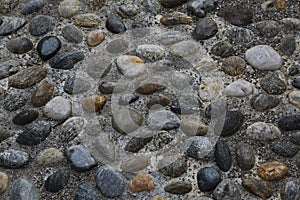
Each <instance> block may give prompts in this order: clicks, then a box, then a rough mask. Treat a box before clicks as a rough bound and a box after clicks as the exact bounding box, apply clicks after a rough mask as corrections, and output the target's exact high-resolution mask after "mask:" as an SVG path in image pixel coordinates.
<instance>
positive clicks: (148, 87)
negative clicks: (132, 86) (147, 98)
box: [135, 83, 165, 95]
mask: <svg viewBox="0 0 300 200" xmlns="http://www.w3.org/2000/svg"><path fill="white" fill-rule="evenodd" d="M164 89H165V86H163V85H160V84H157V83H146V84H143V85H141V86H139V87H138V88H136V90H135V91H136V92H138V93H140V94H144V95H147V94H153V93H155V92H159V91H161V90H164Z"/></svg>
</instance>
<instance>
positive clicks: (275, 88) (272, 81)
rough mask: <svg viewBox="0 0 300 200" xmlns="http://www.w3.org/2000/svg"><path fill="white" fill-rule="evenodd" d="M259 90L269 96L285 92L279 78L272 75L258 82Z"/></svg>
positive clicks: (284, 87)
mask: <svg viewBox="0 0 300 200" xmlns="http://www.w3.org/2000/svg"><path fill="white" fill-rule="evenodd" d="M260 85H261V88H262V89H263V90H264V91H266V92H267V93H268V94H271V95H280V94H282V93H284V92H285V91H286V89H287V88H286V84H285V82H284V81H283V80H281V79H280V78H278V77H276V76H274V75H272V76H269V77H266V78H263V79H262V80H261V81H260Z"/></svg>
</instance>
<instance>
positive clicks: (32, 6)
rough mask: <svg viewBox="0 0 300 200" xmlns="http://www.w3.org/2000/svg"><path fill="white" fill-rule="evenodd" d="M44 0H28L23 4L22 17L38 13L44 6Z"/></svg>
mask: <svg viewBox="0 0 300 200" xmlns="http://www.w3.org/2000/svg"><path fill="white" fill-rule="evenodd" d="M45 4H46V2H45V0H30V1H28V2H27V3H25V4H24V5H23V7H22V9H21V14H22V15H29V14H32V13H35V12H38V11H39V10H41V9H42V8H43V7H44V6H45Z"/></svg>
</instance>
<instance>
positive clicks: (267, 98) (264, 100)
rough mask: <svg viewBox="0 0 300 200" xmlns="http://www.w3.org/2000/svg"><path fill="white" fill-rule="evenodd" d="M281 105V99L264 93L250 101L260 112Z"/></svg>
mask: <svg viewBox="0 0 300 200" xmlns="http://www.w3.org/2000/svg"><path fill="white" fill-rule="evenodd" d="M279 103H280V99H278V98H276V97H274V96H271V95H267V94H263V93H261V94H257V95H255V96H253V97H252V98H251V100H250V105H251V107H252V108H253V109H254V110H256V111H259V112H264V111H267V110H269V109H272V108H275V107H276V106H278V105H279Z"/></svg>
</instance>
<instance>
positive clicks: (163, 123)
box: [147, 110, 180, 130]
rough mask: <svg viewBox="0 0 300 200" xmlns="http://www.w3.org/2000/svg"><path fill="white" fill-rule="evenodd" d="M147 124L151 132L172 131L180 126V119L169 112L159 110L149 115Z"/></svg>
mask: <svg viewBox="0 0 300 200" xmlns="http://www.w3.org/2000/svg"><path fill="white" fill-rule="evenodd" d="M147 124H148V127H149V128H150V129H151V130H172V129H176V128H178V127H179V126H180V119H179V118H178V117H177V116H176V115H175V114H174V113H172V112H171V111H168V110H159V111H153V112H152V113H150V114H149V116H148V119H147Z"/></svg>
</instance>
